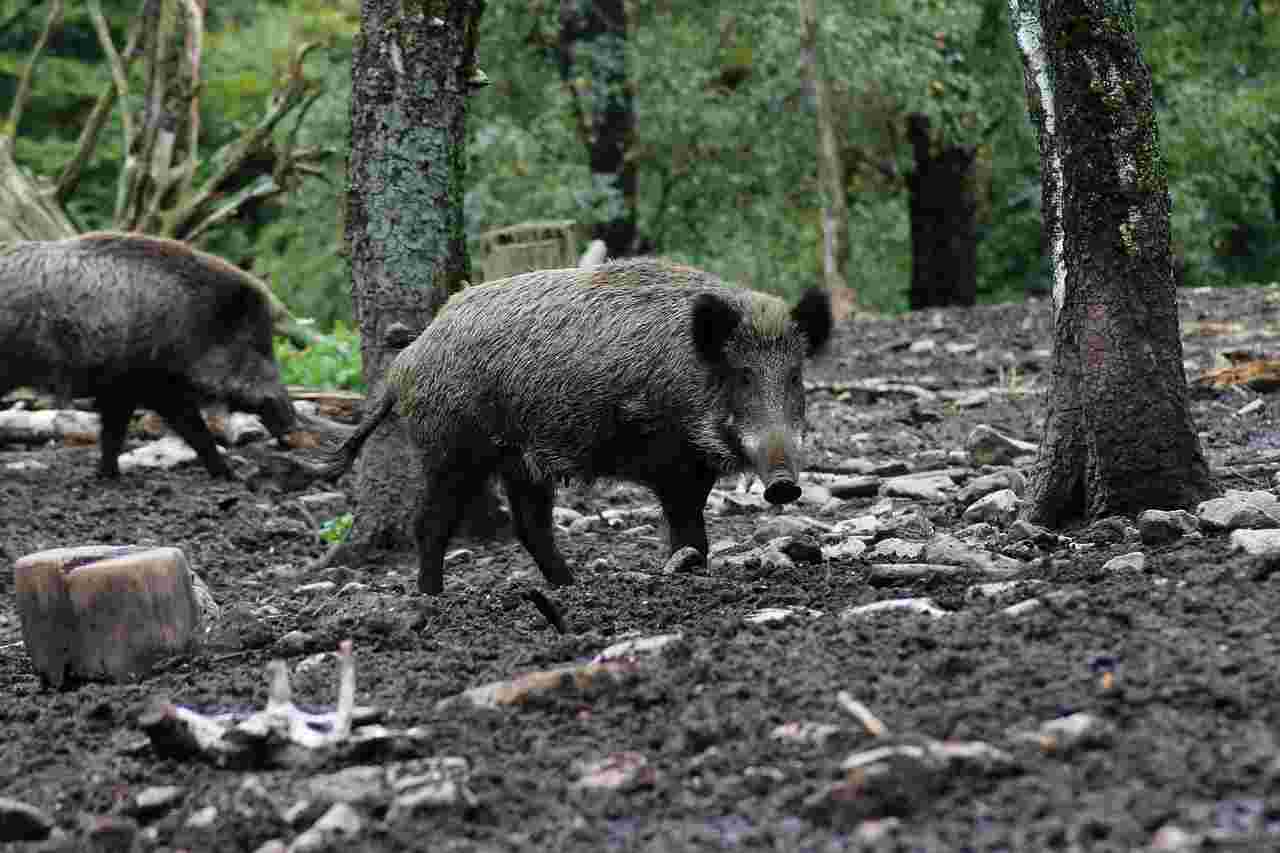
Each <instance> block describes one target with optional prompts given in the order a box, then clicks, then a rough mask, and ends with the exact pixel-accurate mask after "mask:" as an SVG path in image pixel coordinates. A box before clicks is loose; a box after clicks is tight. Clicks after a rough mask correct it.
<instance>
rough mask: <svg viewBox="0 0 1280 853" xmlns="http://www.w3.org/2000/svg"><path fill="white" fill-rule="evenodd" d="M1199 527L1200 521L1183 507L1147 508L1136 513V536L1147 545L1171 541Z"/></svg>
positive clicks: (1193, 531)
mask: <svg viewBox="0 0 1280 853" xmlns="http://www.w3.org/2000/svg"><path fill="white" fill-rule="evenodd" d="M1199 528H1200V522H1199V521H1197V520H1196V517H1195V516H1194V515H1192V514H1191V513H1189V512H1187V511H1186V510H1184V509H1175V510H1163V509H1149V510H1146V511H1144V512H1141V513H1139V514H1138V536H1139V537H1140V538H1141V539H1142V541H1143V542H1144V543H1145V544H1147V545H1159V544H1161V543H1164V542H1172V541H1173V540H1175V539H1181V538H1182V537H1183V536H1186V535H1187V534H1189V533H1195V532H1196V531H1197V530H1198V529H1199Z"/></svg>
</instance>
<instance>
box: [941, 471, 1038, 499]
mask: <svg viewBox="0 0 1280 853" xmlns="http://www.w3.org/2000/svg"><path fill="white" fill-rule="evenodd" d="M1001 489H1012V490H1013V493H1014V494H1016V495H1017V496H1018V497H1022V495H1023V494H1024V493H1025V492H1026V490H1027V478H1026V477H1024V476H1022V472H1021V471H1019V470H1018V469H1017V468H1006V469H1004V470H1003V471H996V472H995V473H994V474H986V475H984V476H981V477H975V478H973V479H972V480H970V481H969V482H968V483H966V484H965V487H964V488H963V489H961V490H960V491H959V493H958V494H957V495H956V500H957V501H959V502H960V503H962V504H968V503H972V502H973V501H976V500H977V499H978V498H981V497H985V496H986V495H989V494H991V493H992V492H998V491H1000V490H1001Z"/></svg>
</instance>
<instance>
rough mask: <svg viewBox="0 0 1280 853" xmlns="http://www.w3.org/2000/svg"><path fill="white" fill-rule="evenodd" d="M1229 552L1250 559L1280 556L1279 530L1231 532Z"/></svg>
mask: <svg viewBox="0 0 1280 853" xmlns="http://www.w3.org/2000/svg"><path fill="white" fill-rule="evenodd" d="M1231 550H1232V551H1244V552H1245V553H1246V554H1248V555H1250V556H1252V557H1262V556H1266V555H1270V554H1280V530H1233V531H1231Z"/></svg>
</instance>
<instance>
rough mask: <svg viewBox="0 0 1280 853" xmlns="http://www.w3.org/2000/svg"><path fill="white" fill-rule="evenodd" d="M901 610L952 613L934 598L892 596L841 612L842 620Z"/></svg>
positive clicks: (940, 613)
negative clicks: (941, 606)
mask: <svg viewBox="0 0 1280 853" xmlns="http://www.w3.org/2000/svg"><path fill="white" fill-rule="evenodd" d="M899 610H902V611H906V612H909V613H921V614H924V615H927V616H933V617H939V616H949V615H951V614H950V613H949V612H948V611H946V610H943V609H942V608H940V607H938V605H937V604H935V603H934V601H933V599H932V598H891V599H886V600H885V601H875V602H872V603H871V604H863V605H859V606H857V607H850V608H848V609H846V610H844V611H843V612H841V614H840V618H841V619H842V620H845V619H856V618H859V617H861V616H869V615H872V614H875V613H885V612H888V611H899Z"/></svg>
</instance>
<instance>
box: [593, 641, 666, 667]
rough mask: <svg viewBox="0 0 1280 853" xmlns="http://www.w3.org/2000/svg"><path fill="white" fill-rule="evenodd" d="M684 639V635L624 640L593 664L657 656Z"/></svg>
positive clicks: (606, 650)
mask: <svg viewBox="0 0 1280 853" xmlns="http://www.w3.org/2000/svg"><path fill="white" fill-rule="evenodd" d="M682 639H684V635H683V634H654V635H652V636H649V637H636V638H634V639H630V640H623V641H621V642H618V643H614V644H613V645H612V646H609V647H608V648H606V649H605V650H604V651H602V652H600V653H599V654H598V655H596V656H595V657H594V658H592V663H601V662H603V661H607V660H614V659H616V658H634V657H641V656H644V655H653V654H657V653H658V652H660V651H662V650H663V649H665V648H666V647H667V646H669V645H671V644H672V643H678V642H680V640H682Z"/></svg>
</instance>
